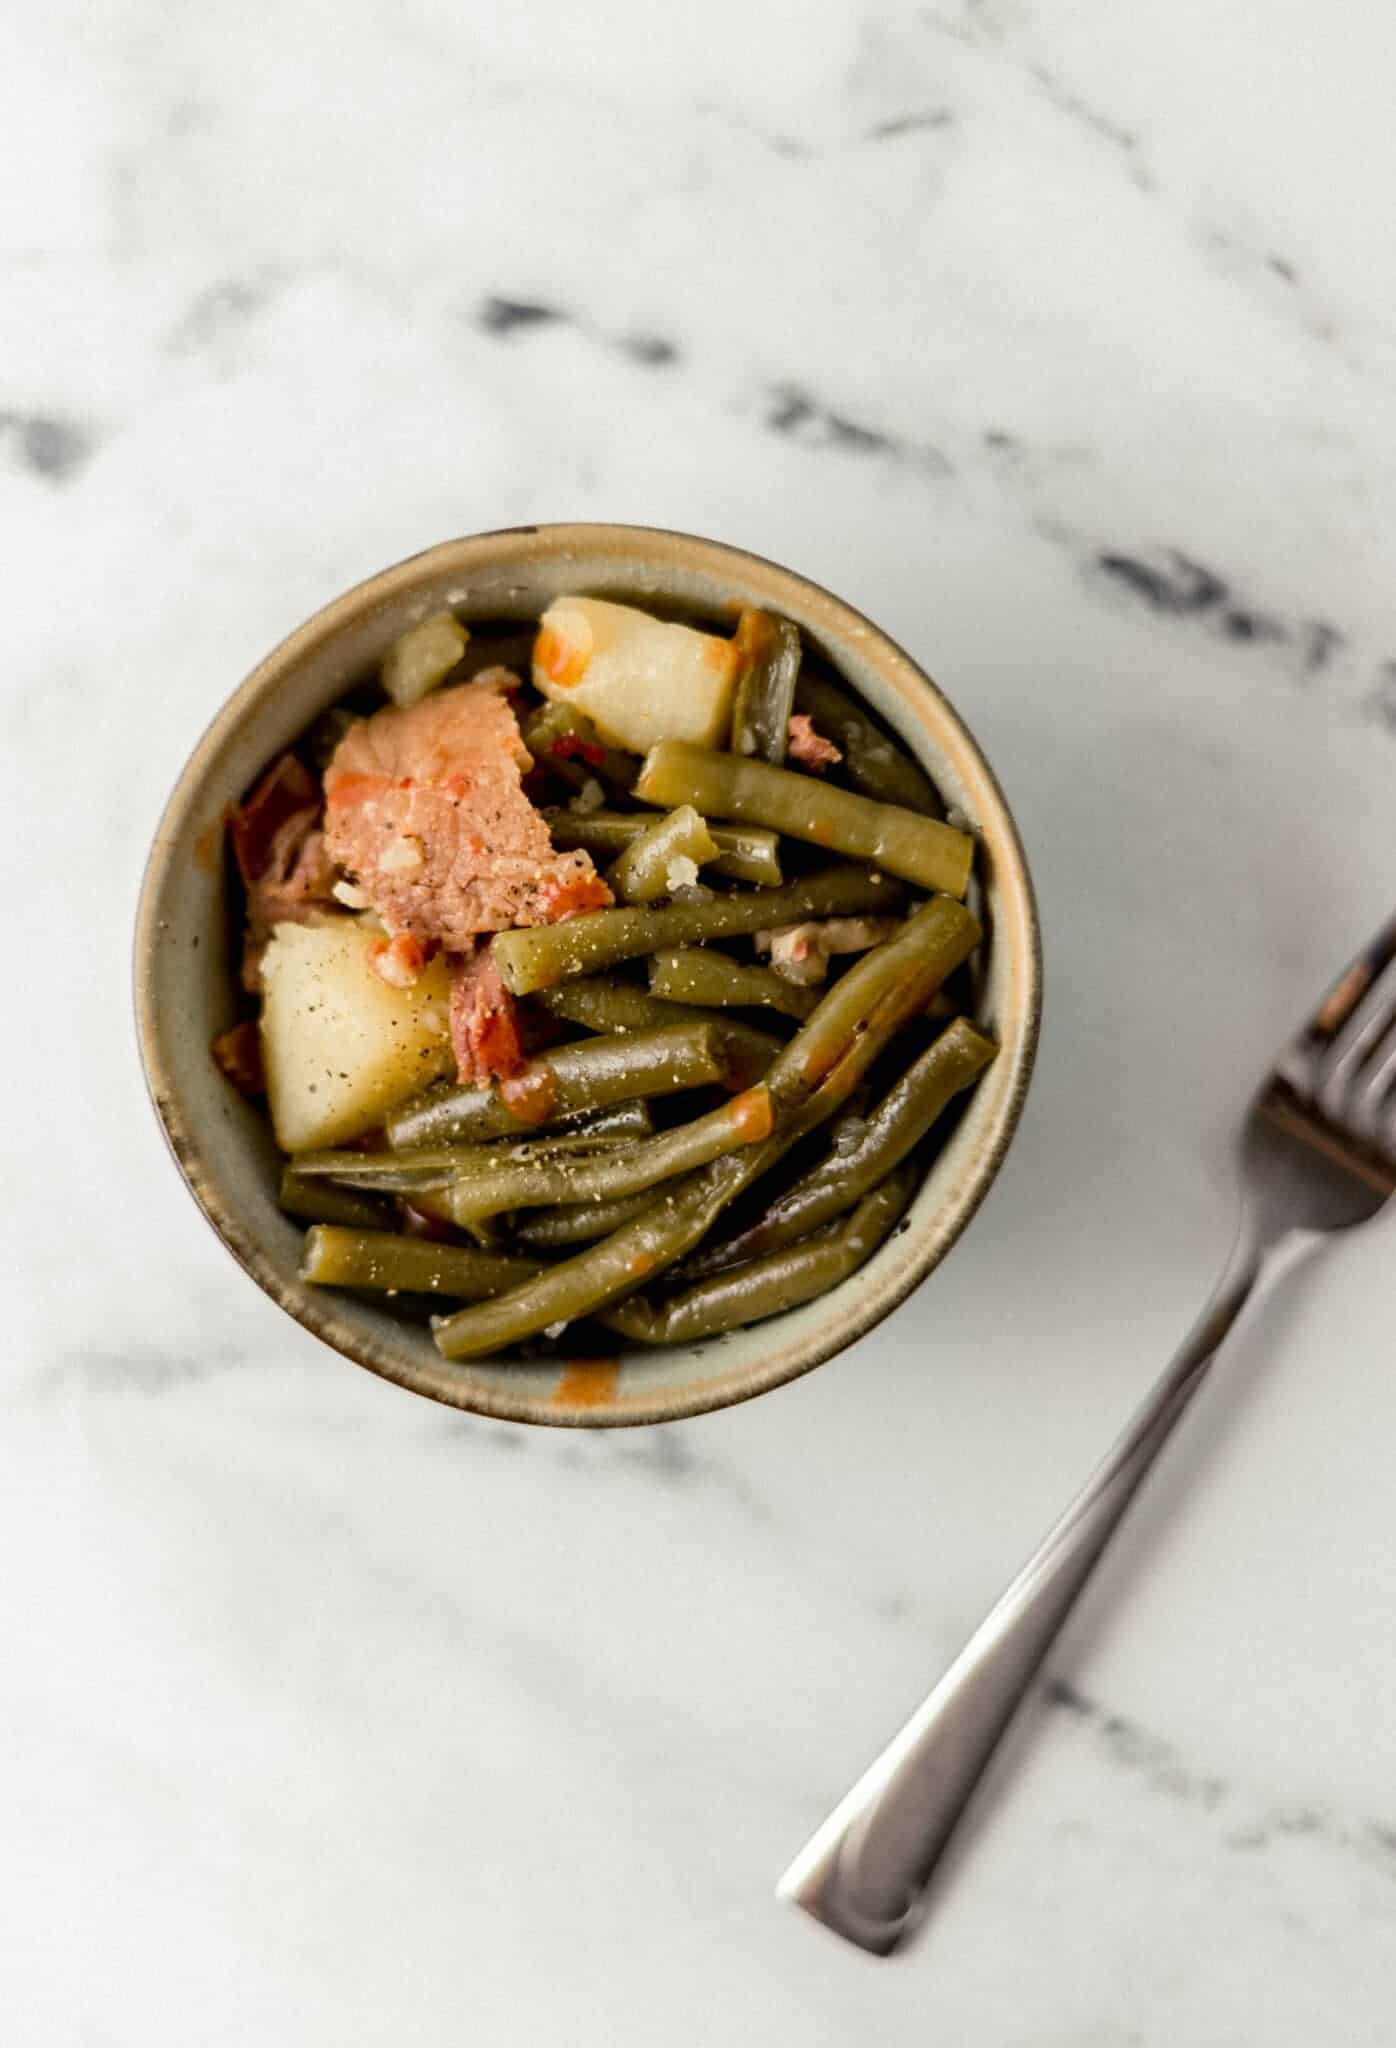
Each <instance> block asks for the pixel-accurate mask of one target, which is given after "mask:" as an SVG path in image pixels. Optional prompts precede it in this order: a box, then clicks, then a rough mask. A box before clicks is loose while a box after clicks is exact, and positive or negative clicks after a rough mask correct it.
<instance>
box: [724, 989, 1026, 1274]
mask: <svg viewBox="0 0 1396 2048" xmlns="http://www.w3.org/2000/svg"><path fill="white" fill-rule="evenodd" d="M997 1051H998V1047H997V1046H996V1045H995V1044H994V1043H993V1041H992V1039H988V1038H985V1037H983V1036H982V1034H981V1033H980V1032H978V1031H976V1030H975V1028H974V1026H973V1025H972V1024H971V1023H970V1022H969V1021H968V1019H967V1018H964V1017H957V1018H956V1020H955V1022H954V1023H953V1024H950V1025H947V1027H946V1029H945V1030H944V1031H942V1033H941V1034H940V1037H939V1038H937V1039H936V1041H935V1043H934V1044H933V1045H931V1046H929V1047H928V1048H927V1050H926V1051H925V1052H923V1053H922V1055H921V1057H920V1059H918V1060H915V1061H914V1062H913V1063H912V1065H911V1066H910V1067H908V1068H907V1071H906V1072H905V1073H904V1074H903V1075H902V1077H901V1079H900V1080H899V1081H898V1082H897V1083H896V1085H895V1086H894V1087H893V1088H892V1090H891V1091H890V1093H889V1094H888V1095H886V1096H885V1097H884V1099H883V1100H882V1102H880V1103H879V1104H878V1107H877V1108H876V1109H875V1110H874V1111H873V1113H872V1115H871V1116H869V1117H867V1118H860V1119H858V1120H857V1121H856V1122H855V1123H853V1124H852V1125H851V1126H850V1127H849V1128H847V1129H846V1130H841V1131H835V1133H834V1137H833V1142H832V1144H831V1146H830V1149H829V1152H828V1154H827V1156H826V1157H825V1158H824V1159H822V1160H821V1161H820V1162H819V1164H818V1165H817V1166H814V1167H812V1168H811V1169H810V1171H809V1172H808V1173H806V1174H804V1175H803V1176H802V1177H801V1178H800V1179H799V1180H797V1181H795V1182H794V1183H793V1185H792V1186H790V1187H788V1188H787V1189H786V1190H785V1192H784V1194H782V1195H779V1196H778V1197H777V1198H776V1200H775V1201H774V1202H773V1203H772V1204H771V1206H770V1208H769V1209H768V1210H767V1211H766V1213H765V1215H764V1216H762V1217H761V1218H760V1220H759V1221H758V1222H756V1223H753V1224H752V1225H750V1227H749V1228H748V1229H746V1230H743V1231H740V1232H739V1233H738V1234H737V1235H736V1236H735V1237H730V1238H728V1239H727V1240H726V1242H725V1243H723V1244H717V1245H713V1246H712V1247H710V1248H706V1249H704V1250H702V1251H700V1252H699V1253H698V1254H697V1256H696V1257H695V1258H693V1259H691V1260H690V1261H689V1262H688V1265H687V1267H686V1269H685V1271H686V1273H687V1274H691V1275H692V1276H693V1277H694V1278H699V1277H702V1276H706V1275H708V1274H711V1273H720V1272H723V1271H725V1270H726V1268H727V1267H729V1266H737V1265H743V1264H745V1263H746V1261H747V1260H749V1259H754V1258H759V1257H761V1256H763V1255H764V1254H765V1253H767V1252H773V1251H777V1250H779V1249H780V1248H781V1247H783V1246H785V1245H788V1244H793V1243H794V1242H795V1241H796V1240H797V1239H799V1238H804V1237H807V1236H808V1235H809V1234H810V1233H811V1231H814V1230H818V1229H819V1228H821V1226H822V1225H824V1224H826V1223H830V1222H832V1221H833V1219H834V1218H835V1217H836V1216H842V1215H843V1214H844V1212H845V1211H846V1210H848V1209H851V1208H852V1207H853V1205H854V1203H855V1202H857V1201H858V1200H859V1199H860V1197H861V1196H863V1195H864V1194H866V1192H867V1191H868V1189H869V1188H870V1187H874V1186H876V1185H877V1183H878V1182H880V1181H881V1180H882V1179H883V1178H884V1177H885V1175H887V1174H889V1173H891V1172H892V1171H893V1170H894V1168H896V1167H898V1166H900V1165H901V1163H902V1161H903V1160H904V1159H905V1158H906V1156H907V1154H908V1153H909V1152H910V1151H911V1149H912V1147H913V1146H915V1145H917V1144H919V1143H920V1141H921V1139H922V1138H924V1136H925V1135H926V1132H927V1131H928V1130H929V1129H930V1127H931V1125H932V1124H933V1123H934V1122H935V1120H936V1118H937V1117H938V1116H939V1115H940V1114H941V1112H942V1110H943V1109H944V1108H945V1107H946V1104H947V1103H948V1102H949V1101H950V1100H951V1098H952V1097H953V1096H955V1095H957V1094H959V1092H960V1090H961V1089H962V1088H968V1087H969V1085H970V1083H971V1082H972V1081H974V1080H975V1079H976V1078H977V1076H978V1075H979V1074H981V1073H982V1072H983V1070H984V1068H985V1067H987V1066H988V1064H989V1062H990V1060H992V1059H993V1057H994V1054H995V1053H996V1052H997Z"/></svg>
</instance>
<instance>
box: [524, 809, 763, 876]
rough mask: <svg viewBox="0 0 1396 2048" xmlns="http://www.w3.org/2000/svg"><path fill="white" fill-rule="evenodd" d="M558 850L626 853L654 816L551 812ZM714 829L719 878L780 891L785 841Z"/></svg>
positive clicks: (751, 829)
mask: <svg viewBox="0 0 1396 2048" xmlns="http://www.w3.org/2000/svg"><path fill="white" fill-rule="evenodd" d="M543 815H544V817H545V818H546V819H547V821H548V830H549V832H550V833H551V834H552V841H553V845H554V846H555V847H557V849H558V851H559V852H560V853H571V852H573V851H574V850H575V849H576V848H578V847H581V848H582V849H583V850H584V851H585V852H587V853H591V854H602V855H605V854H617V853H623V852H624V851H625V849H626V847H627V846H629V844H630V842H631V840H632V839H635V838H637V837H638V836H639V834H640V833H641V832H643V831H644V830H645V827H646V826H647V825H648V824H649V823H650V822H651V821H652V816H653V814H652V813H651V812H649V811H605V810H602V811H545V812H544V813H543ZM708 830H709V832H710V833H711V834H712V837H713V840H714V842H715V844H716V846H717V854H716V857H715V858H714V859H713V860H712V861H711V862H710V863H709V866H710V868H711V870H712V872H713V874H715V875H725V876H727V878H728V880H729V881H733V882H755V883H758V884H759V885H760V886H761V887H762V888H767V889H771V888H778V887H779V885H780V881H781V871H780V839H779V835H778V834H777V833H775V832H764V831H762V829H761V827H760V826H759V825H714V824H713V823H711V821H708Z"/></svg>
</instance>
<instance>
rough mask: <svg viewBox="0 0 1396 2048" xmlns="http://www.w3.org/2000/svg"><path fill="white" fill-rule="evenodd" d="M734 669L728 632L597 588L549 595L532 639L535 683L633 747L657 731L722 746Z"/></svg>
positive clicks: (661, 736)
mask: <svg viewBox="0 0 1396 2048" xmlns="http://www.w3.org/2000/svg"><path fill="white" fill-rule="evenodd" d="M736 677H737V654H736V649H735V648H734V646H733V644H732V642H731V641H730V640H724V639H722V638H721V636H720V635H718V634H715V633H699V632H696V631H695V630H694V628H693V627H692V626H674V625H668V624H666V623H665V621H664V620H662V619H652V618H651V617H650V616H649V614H648V612H638V611H635V610H634V609H633V608H632V607H631V606H630V605H627V604H609V603H607V602H606V600H605V599H603V598H599V597H557V598H554V599H553V602H552V603H551V604H550V605H549V606H548V609H547V610H546V611H545V612H544V614H543V617H542V620H541V622H540V625H539V629H538V638H537V640H536V641H535V642H534V648H533V684H534V688H535V689H537V690H540V691H541V692H542V694H543V695H544V696H545V697H555V698H557V699H558V700H559V701H563V702H566V703H569V704H575V705H576V707H577V709H578V710H579V711H585V713H586V714H587V717H588V718H590V719H591V721H592V723H593V724H594V725H595V726H596V729H597V731H598V732H599V733H600V734H601V737H602V738H603V739H604V740H608V741H609V742H610V744H611V745H612V746H615V747H629V748H631V749H632V750H633V751H634V752H636V753H644V752H645V751H646V750H647V749H648V748H649V747H652V746H653V745H654V743H655V742H656V740H679V739H682V740H690V741H692V742H693V743H694V744H695V745H697V746H703V747H720V746H722V745H723V744H724V743H725V741H726V738H727V734H728V731H729V729H730V727H731V723H732V697H733V692H734V689H735V686H736Z"/></svg>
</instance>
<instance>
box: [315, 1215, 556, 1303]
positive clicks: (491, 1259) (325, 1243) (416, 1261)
mask: <svg viewBox="0 0 1396 2048" xmlns="http://www.w3.org/2000/svg"><path fill="white" fill-rule="evenodd" d="M539 1270H540V1262H539V1261H538V1260H537V1259H530V1258H519V1257H516V1256H514V1255H512V1254H508V1253H504V1252H482V1251H477V1250H476V1249H475V1247H474V1246H473V1245H464V1244H432V1243H430V1242H429V1241H428V1240H427V1239H425V1238H420V1237H399V1236H398V1235H397V1234H396V1233H395V1232H393V1231H391V1230H336V1229H335V1228H334V1227H333V1226H332V1225H325V1224H320V1225H317V1227H316V1228H315V1229H314V1230H309V1231H307V1232H306V1238H305V1254H304V1257H303V1258H302V1260H301V1278H302V1280H309V1281H310V1282H312V1284H313V1285H314V1286H316V1287H371V1288H375V1289H381V1290H382V1291H383V1292H385V1293H388V1294H397V1293H402V1294H451V1295H455V1296H456V1297H457V1299H459V1300H462V1301H483V1300H485V1299H486V1298H487V1297H488V1296H489V1295H492V1294H502V1293H503V1292H504V1290H505V1289H506V1288H508V1287H517V1286H518V1284H519V1282H520V1281H521V1280H528V1279H530V1278H531V1277H532V1275H533V1274H534V1273H536V1272H538V1271H539Z"/></svg>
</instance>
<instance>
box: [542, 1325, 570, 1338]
mask: <svg viewBox="0 0 1396 2048" xmlns="http://www.w3.org/2000/svg"><path fill="white" fill-rule="evenodd" d="M566 1328H567V1324H566V1323H565V1322H561V1323H549V1324H548V1325H547V1326H546V1328H545V1329H544V1331H543V1335H544V1336H545V1337H551V1338H552V1339H553V1341H554V1343H556V1341H557V1339H558V1338H559V1337H560V1336H561V1335H562V1333H563V1331H564V1330H565V1329H566Z"/></svg>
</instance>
